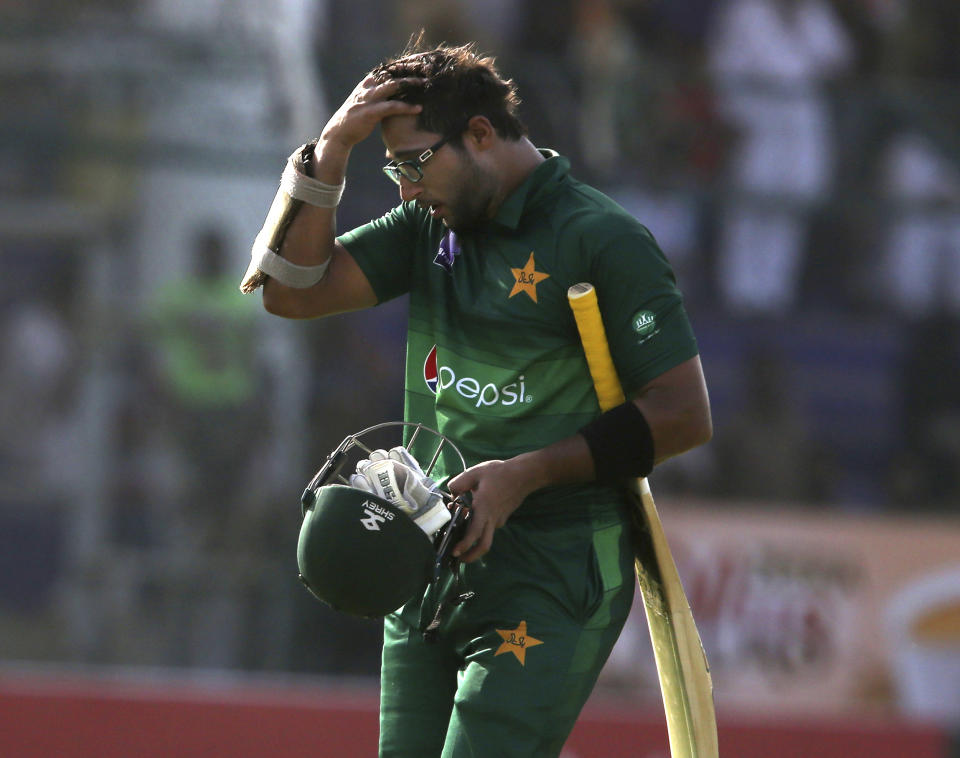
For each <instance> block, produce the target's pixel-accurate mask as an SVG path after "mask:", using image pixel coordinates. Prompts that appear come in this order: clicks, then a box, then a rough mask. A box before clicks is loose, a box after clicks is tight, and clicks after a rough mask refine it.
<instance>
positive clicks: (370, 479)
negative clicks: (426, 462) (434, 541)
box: [350, 446, 450, 537]
mask: <svg viewBox="0 0 960 758" xmlns="http://www.w3.org/2000/svg"><path fill="white" fill-rule="evenodd" d="M350 486H351V487H356V488H357V489H361V490H365V491H367V492H370V493H373V494H374V495H376V496H377V497H381V498H383V499H384V500H386V501H387V502H389V503H392V504H393V505H395V506H397V507H398V508H399V509H400V510H402V511H403V512H404V513H406V514H407V515H409V516H410V518H412V519H413V522H414V523H415V524H416V525H417V526H419V527H420V528H421V529H422V530H423V531H424V533H426V535H427V536H428V537H433V535H434V534H435V533H436V532H437V531H438V530H439V529H440V528H441V527H442V526H443V525H444V524H446V523H447V522H448V521H449V520H450V511H449V510H447V506H446V504H445V503H444V502H443V495H442V494H441V493H440V488H439V487H438V486H437V484H436V482H434V481H433V479H431V478H430V477H429V476H427V475H426V474H425V473H424V472H423V469H422V468H420V464H419V463H417V460H416V459H415V458H414V457H413V456H412V455H410V452H409V451H408V450H407V449H406V448H405V447H402V446H400V447H395V448H392V449H391V450H390V451H386V450H372V451H371V452H370V457H369V458H364V459H363V460H360V461H358V462H357V472H356V473H355V474H352V475H351V476H350Z"/></svg>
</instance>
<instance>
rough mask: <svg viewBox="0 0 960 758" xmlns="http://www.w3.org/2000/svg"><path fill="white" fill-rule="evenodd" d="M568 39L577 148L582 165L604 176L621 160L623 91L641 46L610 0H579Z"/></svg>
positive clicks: (637, 61)
mask: <svg viewBox="0 0 960 758" xmlns="http://www.w3.org/2000/svg"><path fill="white" fill-rule="evenodd" d="M574 14H575V15H574V19H575V21H574V28H573V34H572V36H571V38H570V40H569V43H568V45H569V52H570V56H571V60H572V63H573V69H574V71H576V72H577V76H578V77H579V82H578V84H579V93H580V95H579V96H580V106H579V109H578V116H577V118H578V126H579V132H580V134H579V139H580V151H581V153H582V155H583V160H584V161H585V162H586V164H587V167H588V168H589V169H592V170H593V171H594V172H596V173H597V174H599V175H600V176H606V175H609V174H610V173H611V172H612V171H613V170H614V169H616V168H617V167H619V165H620V161H621V139H620V133H619V131H620V130H619V121H620V119H619V115H620V110H621V108H622V104H623V96H622V93H623V91H624V89H625V87H626V86H627V85H628V83H629V80H630V78H631V75H632V72H633V71H634V70H635V69H636V68H637V66H638V65H639V63H640V60H639V58H640V51H639V50H638V48H637V45H636V42H635V41H634V39H633V37H632V35H631V34H630V31H629V28H628V27H627V25H626V24H625V23H624V20H623V18H622V17H621V16H620V14H619V11H618V9H617V7H616V4H615V3H614V2H613V0H580V1H579V2H577V4H576V6H575V9H574Z"/></svg>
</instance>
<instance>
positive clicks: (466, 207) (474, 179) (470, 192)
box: [444, 163, 494, 234]
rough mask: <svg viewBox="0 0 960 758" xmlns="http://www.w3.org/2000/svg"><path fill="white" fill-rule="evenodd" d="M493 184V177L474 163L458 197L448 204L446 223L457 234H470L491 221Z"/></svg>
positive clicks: (459, 190) (459, 188) (460, 187)
mask: <svg viewBox="0 0 960 758" xmlns="http://www.w3.org/2000/svg"><path fill="white" fill-rule="evenodd" d="M493 184H494V183H493V181H491V177H489V176H488V175H487V174H485V173H484V172H483V171H482V170H481V168H480V166H478V165H477V164H476V163H473V164H472V165H471V169H470V171H469V173H468V174H467V176H465V177H464V179H463V181H462V182H461V183H460V186H459V187H458V189H457V194H456V196H455V197H454V198H453V199H452V200H451V201H450V202H449V203H448V204H447V208H448V209H449V212H448V216H449V219H448V220H447V221H445V222H444V223H446V225H447V226H448V227H449V228H450V229H452V230H453V231H455V232H456V233H457V234H469V233H471V232H476V231H477V230H479V229H480V228H482V227H484V226H485V225H486V224H487V223H488V222H489V221H490V217H489V216H488V209H489V207H490V200H491V198H492V196H493Z"/></svg>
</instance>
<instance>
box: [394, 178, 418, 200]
mask: <svg viewBox="0 0 960 758" xmlns="http://www.w3.org/2000/svg"><path fill="white" fill-rule="evenodd" d="M421 194H423V187H421V186H420V185H419V184H418V183H416V182H411V181H410V180H409V179H407V178H406V177H405V176H401V177H400V200H401V201H402V202H404V203H406V202H409V201H410V200H416V199H417V198H418V197H419V196H420V195H421Z"/></svg>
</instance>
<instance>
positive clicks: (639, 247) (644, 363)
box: [592, 223, 698, 395]
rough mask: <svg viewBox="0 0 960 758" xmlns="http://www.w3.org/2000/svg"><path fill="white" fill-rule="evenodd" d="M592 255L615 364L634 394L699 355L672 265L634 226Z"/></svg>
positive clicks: (627, 390) (639, 227)
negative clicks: (663, 374) (653, 380)
mask: <svg viewBox="0 0 960 758" xmlns="http://www.w3.org/2000/svg"><path fill="white" fill-rule="evenodd" d="M593 252H594V258H593V263H592V276H593V283H594V287H596V290H597V298H598V300H599V303H600V311H601V315H602V317H603V322H604V325H605V327H606V330H607V340H608V341H609V343H610V351H611V353H612V355H613V361H614V364H615V365H616V368H617V373H618V374H619V375H620V382H621V384H623V387H624V392H625V393H626V394H627V395H632V394H634V393H635V392H637V391H638V390H639V389H640V388H641V387H643V386H644V385H645V384H647V383H648V382H649V381H651V380H652V379H655V378H656V377H657V376H659V375H660V374H662V373H664V372H665V371H668V370H669V369H671V368H674V367H675V366H678V365H679V364H681V363H683V362H684V361H686V360H689V359H690V358H693V357H694V356H695V355H697V352H698V351H697V342H696V338H695V337H694V334H693V328H692V327H691V325H690V320H689V318H688V317H687V313H686V310H685V309H684V306H683V296H682V294H681V293H680V290H679V289H678V287H677V281H676V277H675V275H674V273H673V269H672V268H671V266H670V264H669V262H668V261H667V259H666V257H665V256H664V254H663V252H662V251H661V250H660V248H659V246H658V245H657V243H656V240H654V238H653V235H651V234H650V232H649V231H648V230H647V229H646V228H645V227H643V226H642V225H640V224H639V223H636V224H635V225H632V228H627V229H623V230H621V231H620V232H619V233H618V234H616V235H615V236H612V237H611V238H610V239H609V241H607V242H605V243H602V244H601V245H600V246H599V247H598V248H597V249H596V250H595V251H593Z"/></svg>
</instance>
